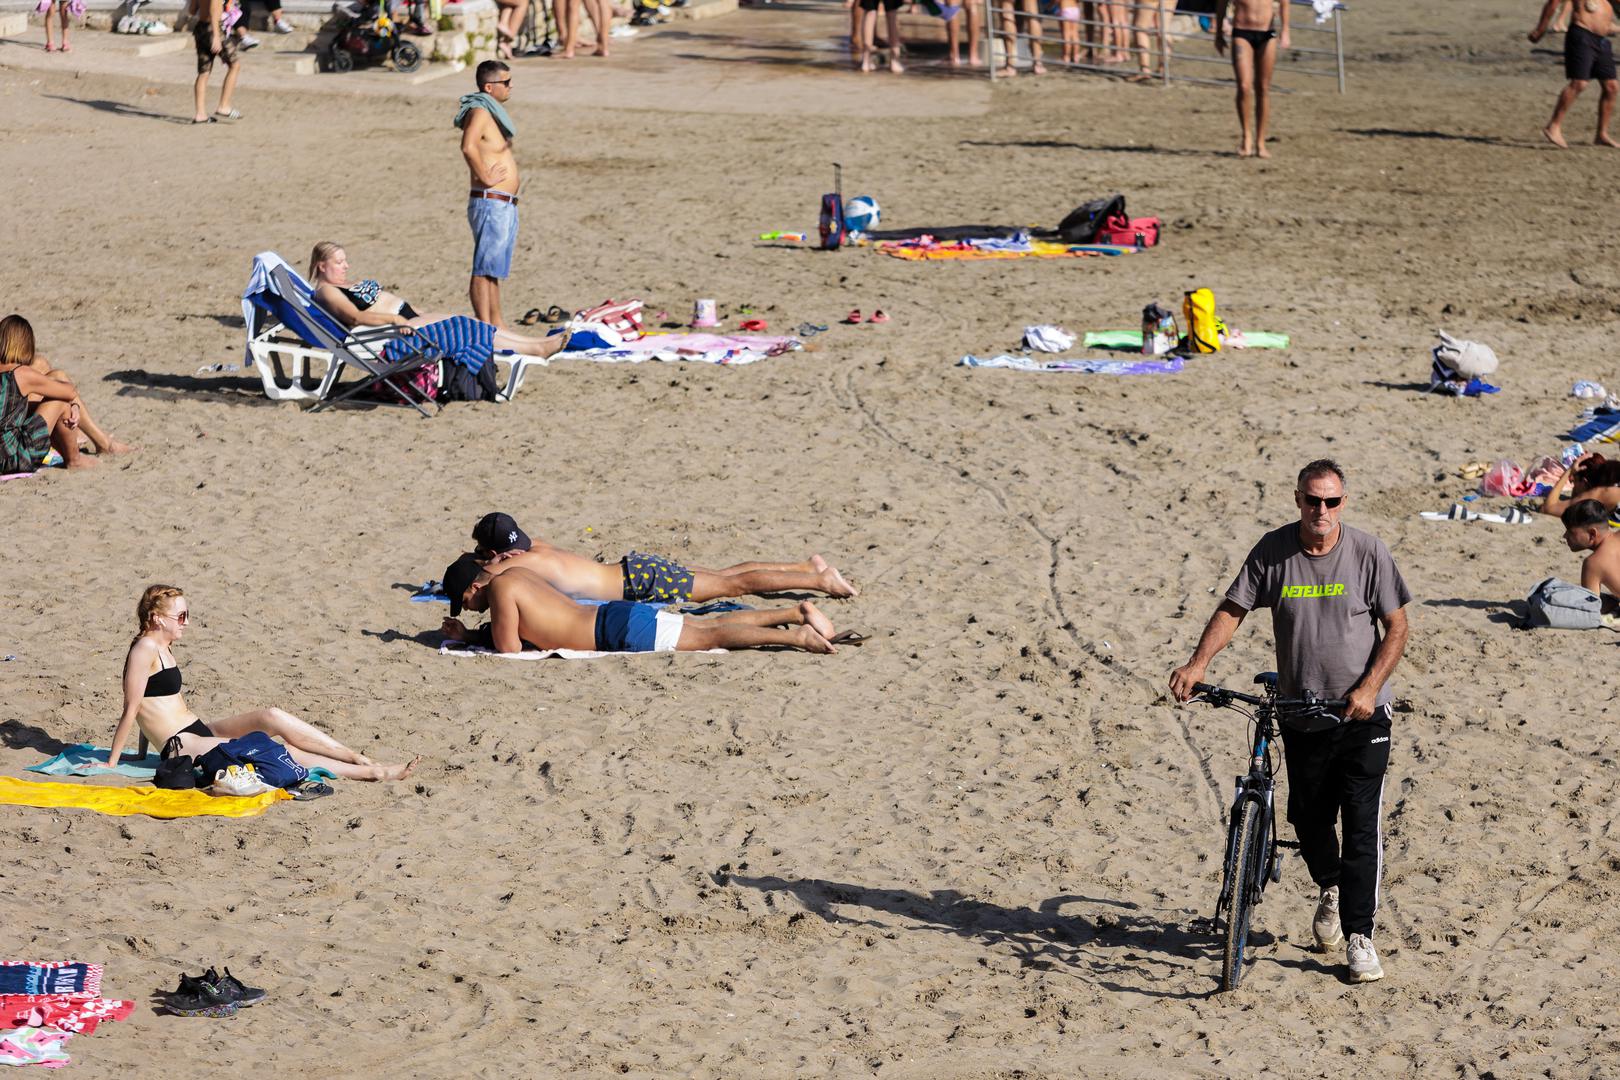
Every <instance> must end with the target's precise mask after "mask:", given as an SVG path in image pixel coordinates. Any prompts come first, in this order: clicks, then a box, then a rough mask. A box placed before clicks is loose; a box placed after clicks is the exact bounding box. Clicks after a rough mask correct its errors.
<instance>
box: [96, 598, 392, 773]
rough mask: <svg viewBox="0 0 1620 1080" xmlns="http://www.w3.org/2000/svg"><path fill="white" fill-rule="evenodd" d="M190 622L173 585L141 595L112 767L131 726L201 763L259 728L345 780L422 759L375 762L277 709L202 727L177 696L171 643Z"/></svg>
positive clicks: (309, 764)
mask: <svg viewBox="0 0 1620 1080" xmlns="http://www.w3.org/2000/svg"><path fill="white" fill-rule="evenodd" d="M189 618H190V605H189V604H187V602H186V595H185V593H183V592H181V591H180V590H179V589H178V588H176V587H175V586H173V585H151V586H148V587H147V590H146V592H144V593H142V594H141V600H140V603H139V604H138V605H137V606H136V608H135V619H136V622H137V623H138V624H139V626H140V632H139V633H138V634H137V635H136V636H135V640H134V641H133V642H131V643H130V646H129V655H128V656H126V657H125V658H124V711H123V713H122V714H121V715H120V716H119V717H118V728H117V730H115V731H114V732H113V742H112V753H110V754H108V755H107V766H108V767H109V768H111V767H113V766H116V765H117V764H118V756H119V755H120V754H121V753H123V750H124V743H125V742H127V741H128V740H129V733H130V728H131V727H132V726H134V725H136V724H139V725H140V729H141V732H142V734H144V735H145V736H146V738H147V740H148V741H150V742H151V743H152V744H153V745H154V746H161V747H162V748H163V756H164V757H165V758H168V757H174V756H175V755H177V754H190V755H191V756H192V757H194V758H200V757H201V756H202V755H204V754H206V753H207V752H208V751H210V750H212V749H213V748H214V747H216V746H218V745H219V744H220V743H222V742H227V741H229V740H231V739H237V738H240V737H242V736H243V735H246V734H248V733H249V732H251V731H262V732H264V733H265V734H267V735H275V736H279V737H280V738H281V741H282V742H284V743H286V744H287V752H288V753H289V754H291V755H292V758H293V760H294V761H296V762H298V764H300V765H302V766H304V767H305V768H314V767H315V766H317V765H318V766H320V767H321V768H323V769H326V770H328V771H329V772H331V773H334V774H335V775H337V776H342V777H345V778H347V779H350V780H403V779H405V778H406V777H407V776H409V775H411V770H412V769H413V768H415V767H416V763H417V762H418V761H421V760H422V759H421V758H420V757H416V758H412V759H411V760H410V762H408V763H407V764H404V765H378V764H376V763H375V762H373V761H372V760H371V759H370V758H368V757H366V756H365V755H364V754H357V753H355V752H354V751H353V750H350V749H349V748H348V747H347V746H344V745H343V744H342V743H340V742H338V741H337V740H336V739H334V738H332V737H331V736H330V735H325V734H322V733H321V732H320V731H318V730H316V729H315V728H314V727H312V726H310V725H309V724H306V723H305V722H304V721H302V720H300V719H298V717H296V716H293V715H292V714H291V713H287V712H283V711H282V710H280V709H256V710H254V711H253V712H249V713H242V714H241V715H239V716H232V717H229V718H227V719H224V720H215V721H214V722H213V723H211V724H205V723H203V722H202V721H201V720H199V719H198V718H197V714H196V713H193V712H192V711H191V710H190V709H188V708H186V699H185V697H184V696H183V695H182V694H181V693H180V665H179V664H178V663H177V662H176V661H175V659H174V652H173V646H174V643H175V642H176V641H179V640H180V638H181V637H183V636H184V635H185V632H186V623H187V622H188V621H189Z"/></svg>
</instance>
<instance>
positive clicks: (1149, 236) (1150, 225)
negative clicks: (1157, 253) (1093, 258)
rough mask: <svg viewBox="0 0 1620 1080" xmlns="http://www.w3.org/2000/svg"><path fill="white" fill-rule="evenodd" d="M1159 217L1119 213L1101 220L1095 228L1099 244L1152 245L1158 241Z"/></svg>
mask: <svg viewBox="0 0 1620 1080" xmlns="http://www.w3.org/2000/svg"><path fill="white" fill-rule="evenodd" d="M1159 224H1160V223H1159V219H1158V218H1156V217H1138V218H1133V217H1126V216H1125V215H1124V214H1120V215H1118V216H1117V217H1111V218H1109V219H1108V220H1107V221H1105V222H1103V225H1102V228H1100V229H1098V230H1097V243H1099V244H1128V245H1134V246H1136V247H1153V246H1154V245H1155V244H1157V243H1158V242H1159Z"/></svg>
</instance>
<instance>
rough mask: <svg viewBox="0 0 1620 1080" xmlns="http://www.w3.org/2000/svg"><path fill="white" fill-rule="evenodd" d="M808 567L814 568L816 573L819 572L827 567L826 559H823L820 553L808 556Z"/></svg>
mask: <svg viewBox="0 0 1620 1080" xmlns="http://www.w3.org/2000/svg"><path fill="white" fill-rule="evenodd" d="M810 569H812V570H814V571H815V572H816V573H818V574H819V573H821V572H822V571H824V570H826V569H827V560H826V559H823V558H822V557H821V556H820V555H812V556H810Z"/></svg>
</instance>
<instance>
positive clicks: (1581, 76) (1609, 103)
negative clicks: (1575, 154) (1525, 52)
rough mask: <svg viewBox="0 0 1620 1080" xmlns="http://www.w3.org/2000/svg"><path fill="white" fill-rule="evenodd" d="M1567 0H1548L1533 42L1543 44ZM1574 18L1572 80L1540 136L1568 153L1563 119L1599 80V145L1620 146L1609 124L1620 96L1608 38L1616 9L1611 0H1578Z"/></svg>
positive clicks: (1567, 60) (1569, 58)
mask: <svg viewBox="0 0 1620 1080" xmlns="http://www.w3.org/2000/svg"><path fill="white" fill-rule="evenodd" d="M1563 2H1564V0H1547V4H1546V6H1545V7H1543V8H1542V9H1541V19H1540V20H1539V21H1538V22H1537V23H1536V28H1535V29H1534V30H1532V31H1530V40H1531V41H1532V42H1536V41H1540V40H1541V39H1542V36H1543V35H1545V34H1546V33H1547V27H1548V25H1549V24H1550V23H1551V22H1552V21H1553V16H1554V15H1555V14H1557V12H1558V9H1559V8H1560V7H1561V6H1562V5H1563ZM1573 8H1574V16H1573V17H1572V20H1571V22H1570V27H1569V30H1568V32H1567V33H1565V34H1564V77H1565V78H1567V79H1568V80H1569V85H1567V86H1565V87H1564V89H1563V92H1562V93H1560V94H1559V95H1558V104H1556V105H1554V106H1553V114H1552V119H1551V120H1549V121H1547V126H1546V127H1544V128H1542V129H1541V133H1542V134H1543V135H1545V136H1547V141H1548V142H1550V143H1552V144H1553V145H1554V146H1556V147H1558V148H1559V149H1560V150H1568V149H1569V143H1567V142H1565V141H1564V117H1565V116H1567V115H1568V114H1569V110H1570V108H1571V107H1572V106H1573V105H1574V104H1575V99H1576V98H1578V97H1580V96H1581V91H1582V90H1585V89H1586V84H1587V83H1588V82H1590V81H1592V80H1593V79H1596V80H1598V85H1599V86H1601V87H1602V92H1601V94H1600V96H1599V97H1598V124H1597V138H1595V139H1594V140H1592V141H1593V142H1595V143H1597V145H1599V146H1620V143H1617V142H1615V141H1614V137H1613V136H1612V135H1610V134H1609V121H1610V119H1612V118H1613V116H1614V99H1615V96H1616V95H1617V94H1620V81H1616V79H1615V66H1614V45H1613V44H1612V43H1611V42H1610V41H1609V35H1610V34H1612V33H1614V6H1613V5H1612V4H1610V3H1609V0H1575V3H1574V5H1573Z"/></svg>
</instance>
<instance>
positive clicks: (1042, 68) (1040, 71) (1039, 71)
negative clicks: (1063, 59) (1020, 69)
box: [1029, 60, 1046, 75]
mask: <svg viewBox="0 0 1620 1080" xmlns="http://www.w3.org/2000/svg"><path fill="white" fill-rule="evenodd" d="M1029 70H1030V71H1031V72H1032V73H1033V74H1036V75H1045V74H1046V65H1045V64H1043V63H1041V62H1040V61H1039V60H1037V61H1035V62H1034V63H1033V64H1031V65H1030V66H1029Z"/></svg>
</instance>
